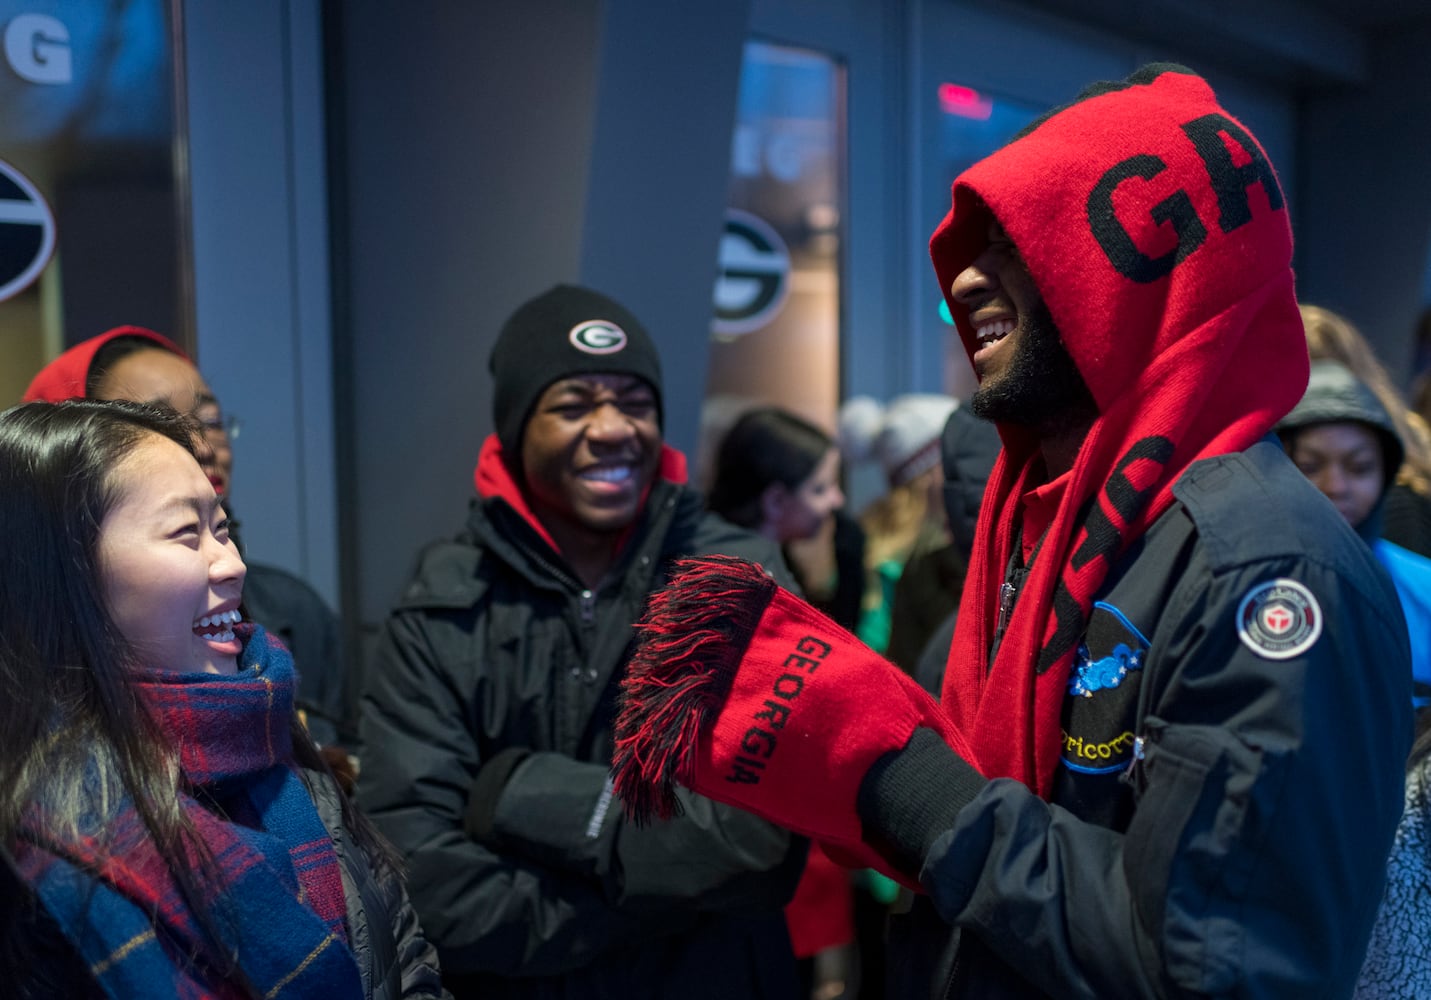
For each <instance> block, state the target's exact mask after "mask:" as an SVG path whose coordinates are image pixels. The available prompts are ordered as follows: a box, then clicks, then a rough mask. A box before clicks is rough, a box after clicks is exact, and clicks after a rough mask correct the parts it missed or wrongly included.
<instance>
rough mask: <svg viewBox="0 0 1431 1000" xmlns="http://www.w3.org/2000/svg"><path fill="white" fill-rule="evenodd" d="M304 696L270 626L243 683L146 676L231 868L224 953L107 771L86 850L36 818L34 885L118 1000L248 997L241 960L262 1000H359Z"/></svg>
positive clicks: (257, 633)
mask: <svg viewBox="0 0 1431 1000" xmlns="http://www.w3.org/2000/svg"><path fill="white" fill-rule="evenodd" d="M293 685H294V675H293V661H292V659H291V658H290V657H289V655H288V652H287V651H286V650H285V649H284V648H283V646H282V645H281V644H280V643H278V642H277V641H276V640H274V639H271V638H270V637H269V636H268V635H267V634H266V633H265V632H264V631H263V630H262V629H261V628H257V627H254V628H253V631H252V634H251V635H250V636H249V637H248V638H247V640H246V642H245V647H244V653H243V658H242V663H241V669H240V670H239V672H238V673H237V674H236V675H234V676H232V677H227V676H216V675H212V674H178V673H163V672H158V671H143V672H140V674H139V675H138V677H137V678H136V679H135V681H134V689H135V691H136V693H137V695H138V696H139V698H140V699H141V701H142V703H143V704H144V706H145V707H146V708H147V709H148V710H149V711H150V713H151V714H152V715H153V716H154V718H155V720H156V721H157V722H158V724H159V726H160V728H161V729H162V731H163V732H164V733H166V734H167V735H168V736H169V738H170V740H171V746H172V747H173V748H174V749H175V751H176V752H177V754H178V757H179V765H180V769H181V771H182V780H183V782H184V788H183V790H181V794H180V802H181V804H182V806H183V808H184V810H185V812H186V813H187V815H188V817H189V819H190V820H191V821H192V822H193V824H194V827H195V828H196V829H197V831H198V833H199V836H200V837H201V838H202V839H203V841H204V843H205V844H206V845H207V846H208V848H209V850H210V852H211V853H212V856H213V859H214V862H215V866H216V867H217V878H216V879H215V880H201V885H202V886H203V890H202V891H203V899H202V901H201V902H202V905H203V906H204V907H205V909H206V912H207V914H208V915H209V917H210V924H211V926H212V927H214V928H215V930H216V933H217V934H218V935H219V937H220V940H219V941H217V942H215V941H213V940H211V939H210V938H209V936H208V935H206V934H205V933H204V932H203V929H202V927H201V925H200V923H199V921H198V920H197V919H196V918H195V915H194V913H193V912H192V911H191V910H190V908H189V906H188V905H187V903H186V901H185V900H184V897H183V895H182V894H181V892H180V890H179V887H178V884H177V883H176V882H175V880H174V877H173V874H172V871H171V867H170V860H169V859H166V858H165V857H164V856H163V855H162V854H161V852H160V850H159V848H158V846H157V845H156V844H155V843H154V841H153V840H152V838H151V837H150V836H149V833H148V830H147V829H146V828H145V827H144V824H143V823H142V822H141V820H140V819H139V816H138V814H137V813H136V812H135V810H134V809H133V807H132V805H131V804H130V803H129V802H128V800H127V799H123V798H121V799H119V800H118V801H117V802H114V804H113V805H112V807H110V808H109V809H108V810H105V809H104V807H103V805H102V803H104V802H105V801H106V800H112V799H113V796H114V792H113V789H114V788H117V787H118V785H117V782H116V778H115V775H114V774H113V773H112V771H107V769H106V768H105V766H104V765H102V764H100V763H98V762H96V763H95V764H94V765H93V767H92V771H91V779H92V781H93V782H94V785H93V789H94V793H95V794H93V795H91V796H90V801H91V803H92V811H91V814H90V815H89V816H87V817H85V819H84V822H83V823H82V825H81V835H80V837H78V838H77V839H71V838H68V837H64V836H62V835H60V834H58V833H57V832H56V828H55V824H53V823H47V822H46V813H45V810H44V807H43V805H42V804H41V805H39V806H37V807H36V808H34V809H33V810H32V811H31V813H30V815H29V816H28V817H27V823H26V830H25V841H24V842H23V843H22V844H21V845H20V849H19V851H18V852H17V862H18V864H19V867H20V870H21V871H22V873H23V874H24V875H25V877H26V878H27V879H28V880H29V881H30V882H31V884H32V885H33V886H34V887H35V890H36V892H37V894H38V895H39V898H40V900H41V902H43V904H44V905H45V907H46V909H47V910H48V911H49V912H50V914H51V915H52V916H53V917H54V919H55V920H56V922H57V923H58V924H59V926H60V928H61V929H62V930H63V931H64V933H65V934H66V935H67V936H68V937H69V939H70V940H71V941H72V942H73V944H74V945H75V947H76V949H77V950H78V951H79V953H80V954H81V955H82V956H83V957H84V959H85V960H86V961H87V962H88V963H89V965H90V971H91V973H92V974H93V975H94V977H95V978H96V979H97V980H98V981H99V983H100V984H101V985H102V986H103V987H104V989H105V990H106V991H107V992H108V993H109V994H110V995H112V996H171V997H185V998H189V997H194V998H198V997H230V996H238V995H241V991H240V990H239V989H238V988H237V986H236V985H235V984H234V983H233V982H228V981H221V980H220V978H219V976H218V975H217V974H216V973H215V971H214V970H218V969H223V968H225V967H227V966H228V965H229V959H228V957H227V956H234V957H236V959H237V963H238V965H239V966H240V967H241V968H242V970H243V974H244V975H245V976H246V977H247V979H248V981H249V983H250V985H251V986H252V987H254V988H255V989H256V991H257V994H258V995H260V996H265V997H344V996H357V995H359V994H360V992H361V980H360V978H359V975H358V969H357V964H356V962H355V961H354V959H353V955H352V952H351V951H349V949H348V947H347V944H346V941H347V936H346V932H345V930H344V913H345V904H344V895H343V885H342V880H341V876H340V873H339V868H338V860H337V856H336V853H335V850H334V847H333V841H332V838H331V836H330V835H329V833H328V831H327V829H326V828H325V827H324V825H323V822H322V820H321V819H320V817H319V816H318V813H317V810H316V809H315V807H314V805H313V801H312V798H311V797H310V796H309V794H308V791H307V788H306V787H305V785H304V784H303V781H302V779H301V778H300V777H299V775H298V773H297V771H296V770H295V765H294V763H293V757H292V745H291V743H290V737H289V720H290V718H291V716H292V714H293ZM106 787H107V788H108V789H109V793H108V795H105V794H103V789H104V788H106ZM196 796H197V797H198V798H203V799H205V800H208V801H211V802H214V803H218V804H221V805H222V807H223V808H224V810H225V811H226V812H227V813H228V815H229V817H230V818H228V819H226V818H223V817H221V816H219V815H218V814H216V813H215V812H213V811H211V810H210V809H209V808H206V807H205V806H204V805H201V804H200V802H199V801H198V798H196ZM186 863H187V865H188V866H189V867H190V868H191V870H193V869H194V868H195V866H196V865H197V859H196V858H195V857H192V856H191V857H189V858H187V859H186ZM215 883H217V884H215Z"/></svg>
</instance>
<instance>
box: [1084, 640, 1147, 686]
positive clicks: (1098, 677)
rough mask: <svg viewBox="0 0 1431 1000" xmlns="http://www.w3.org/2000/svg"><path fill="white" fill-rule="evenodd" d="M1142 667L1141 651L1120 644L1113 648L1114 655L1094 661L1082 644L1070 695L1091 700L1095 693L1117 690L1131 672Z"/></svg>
mask: <svg viewBox="0 0 1431 1000" xmlns="http://www.w3.org/2000/svg"><path fill="white" fill-rule="evenodd" d="M1142 666H1143V650H1141V649H1138V650H1133V649H1129V648H1128V647H1127V646H1126V645H1125V644H1123V643H1121V642H1120V643H1118V645H1116V646H1114V647H1113V652H1112V654H1110V655H1108V656H1105V657H1103V658H1102V659H1101V660H1094V659H1091V658H1090V657H1089V654H1088V647H1087V646H1086V645H1082V644H1080V645H1079V647H1078V663H1077V665H1075V667H1074V669H1073V673H1072V675H1071V676H1070V677H1069V678H1068V693H1069V694H1072V695H1081V696H1082V697H1084V698H1091V697H1092V696H1093V692H1094V691H1102V690H1105V689H1108V688H1115V687H1117V686H1118V685H1119V684H1122V683H1123V678H1124V677H1127V676H1128V674H1129V673H1130V672H1131V671H1134V670H1140V669H1142Z"/></svg>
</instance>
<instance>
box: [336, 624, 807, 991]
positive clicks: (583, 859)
mask: <svg viewBox="0 0 1431 1000" xmlns="http://www.w3.org/2000/svg"><path fill="white" fill-rule="evenodd" d="M426 627H427V619H426V618H425V615H424V613H422V612H415V611H405V612H399V613H397V614H395V615H394V616H393V617H392V618H391V619H390V620H389V623H388V626H387V628H386V631H385V634H384V636H383V639H382V642H381V646H380V648H379V651H378V654H377V659H376V660H375V663H374V669H373V670H372V671H371V672H370V674H369V676H368V678H367V684H366V690H365V693H364V696H363V705H364V711H363V716H362V720H363V721H362V725H363V739H364V745H365V748H366V752H365V755H364V759H363V769H362V773H361V777H360V780H359V786H358V787H359V801H360V804H361V805H362V806H363V808H364V809H365V810H366V811H367V812H368V814H369V815H370V816H371V817H372V818H373V820H374V821H375V822H376V823H377V824H378V825H379V827H380V828H381V829H382V830H383V832H384V833H386V834H387V836H388V837H389V838H390V839H392V840H393V842H394V843H395V844H397V845H398V847H399V849H400V850H402V852H403V853H404V855H405V856H406V858H407V860H408V865H409V891H410V892H411V893H412V897H413V900H414V902H415V903H416V906H417V910H418V913H419V915H420V916H421V918H422V923H423V926H424V927H425V929H426V930H427V932H428V934H429V936H430V937H431V938H432V939H433V940H435V941H437V942H438V943H439V945H440V947H441V952H442V963H443V968H444V970H446V971H450V972H455V973H469V972H488V973H495V974H498V975H504V976H519V975H523V974H541V975H555V974H560V973H562V972H565V971H569V970H572V969H576V968H580V967H582V966H585V965H588V964H590V963H591V962H592V961H593V960H595V959H596V958H598V957H599V956H601V955H603V954H604V953H607V952H609V951H612V950H614V949H617V948H629V947H630V946H631V945H632V944H633V943H636V942H640V941H643V940H644V941H650V940H654V939H658V938H660V937H662V936H665V935H669V934H675V933H679V932H682V931H685V930H688V929H689V928H690V927H692V926H694V924H695V923H696V922H697V921H698V920H699V919H700V913H701V912H702V910H703V909H713V908H722V907H724V908H730V909H737V908H739V907H741V906H745V905H756V904H757V903H759V904H763V903H767V902H768V903H769V904H770V906H771V907H778V902H775V900H774V897H775V896H778V895H779V894H781V893H783V894H784V895H785V896H788V895H789V893H790V892H791V891H793V886H794V879H795V877H797V876H798V866H799V861H800V858H801V856H802V850H801V848H800V846H799V845H798V843H796V842H793V841H792V838H790V837H789V835H788V834H785V833H783V832H781V831H778V830H776V829H774V828H773V827H769V826H768V825H766V824H760V823H759V822H758V821H756V820H754V819H752V818H751V817H747V816H744V815H738V814H735V813H734V811H729V810H721V811H719V812H717V811H716V810H715V809H714V807H713V805H712V804H709V803H705V804H697V803H692V808H691V810H690V811H689V813H688V815H687V817H686V818H685V819H684V820H682V821H679V822H677V823H674V824H671V830H670V832H669V833H667V834H665V835H664V836H663V835H662V834H661V833H659V832H658V831H656V830H654V829H653V830H650V831H636V830H628V829H627V828H626V826H625V824H624V823H623V822H621V821H620V820H619V819H618V816H619V805H618V804H617V803H614V802H612V803H609V804H608V805H601V804H602V800H603V798H606V799H609V794H608V793H605V791H604V789H605V768H603V767H601V766H599V765H594V764H582V763H579V762H576V761H572V760H570V759H568V758H565V757H562V756H561V755H558V754H552V753H542V754H534V755H533V757H532V759H530V760H528V761H526V762H525V763H524V764H523V765H522V766H521V767H520V768H518V769H517V771H516V772H515V773H514V774H513V775H512V779H511V781H510V782H509V783H508V787H507V788H506V789H504V791H503V794H502V799H503V800H504V801H503V803H502V804H501V806H500V808H499V813H498V819H499V825H502V836H503V837H504V838H505V839H506V842H507V848H506V849H503V850H493V849H491V848H490V847H488V846H484V845H483V844H480V843H478V842H476V841H474V840H473V839H472V838H471V837H469V836H468V834H467V832H466V830H465V829H464V813H465V810H466V807H467V801H468V796H469V793H470V791H471V788H472V783H473V780H474V777H475V776H476V774H477V773H478V771H479V768H480V767H481V765H482V763H483V761H482V760H481V755H480V752H479V749H478V747H477V744H476V742H475V740H474V738H473V736H472V733H473V732H475V731H476V730H477V729H478V727H477V726H476V725H475V721H476V720H474V719H473V718H472V713H473V712H475V711H479V710H480V709H479V708H478V707H475V706H474V704H473V699H472V698H471V697H470V692H462V691H459V690H457V689H456V686H455V682H454V680H453V677H452V673H451V671H450V670H449V665H447V664H444V663H443V662H442V661H441V658H440V657H438V656H436V655H435V653H434V651H433V648H432V644H431V642H430V641H429V637H428V635H427V631H426ZM534 802H535V805H533V803H534ZM598 806H601V808H600V809H598ZM528 809H534V810H535V813H534V815H535V816H536V818H537V822H535V823H533V822H530V820H531V816H530V815H528V816H526V817H525V818H512V817H514V814H516V813H519V812H523V811H526V810H528ZM598 813H600V815H599V816H598ZM593 819H595V820H596V826H597V827H598V828H599V832H598V836H597V837H595V838H591V837H587V835H586V832H587V829H588V828H589V827H590V826H591V824H592V822H593ZM546 822H550V823H551V825H552V828H551V829H550V830H543V829H541V826H542V824H543V823H546ZM503 824H505V825H503ZM682 838H685V839H682ZM777 870H778V871H782V872H789V873H790V874H788V875H787V876H786V877H785V878H783V879H782V878H777V879H774V880H771V879H769V878H768V876H767V878H765V879H760V878H758V877H757V876H758V875H759V874H761V873H768V872H771V871H777ZM767 881H770V882H773V883H774V885H773V887H768V886H766V885H765V882H767Z"/></svg>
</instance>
